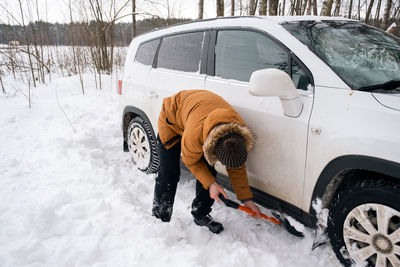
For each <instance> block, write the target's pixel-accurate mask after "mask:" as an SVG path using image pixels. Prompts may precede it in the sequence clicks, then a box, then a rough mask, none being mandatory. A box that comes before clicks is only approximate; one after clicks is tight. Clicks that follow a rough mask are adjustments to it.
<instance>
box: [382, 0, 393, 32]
mask: <svg viewBox="0 0 400 267" xmlns="http://www.w3.org/2000/svg"><path fill="white" fill-rule="evenodd" d="M392 4H393V1H392V0H386V6H385V13H384V14H383V22H382V27H383V29H385V30H386V29H387V27H389V17H390V11H391V9H392Z"/></svg>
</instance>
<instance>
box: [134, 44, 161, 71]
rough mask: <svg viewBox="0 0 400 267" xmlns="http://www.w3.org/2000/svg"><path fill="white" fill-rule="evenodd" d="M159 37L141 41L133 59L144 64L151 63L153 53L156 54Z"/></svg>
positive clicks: (149, 64)
mask: <svg viewBox="0 0 400 267" xmlns="http://www.w3.org/2000/svg"><path fill="white" fill-rule="evenodd" d="M159 42H160V40H159V39H157V40H153V41H150V42H146V43H143V44H141V45H140V46H139V48H138V50H137V52H136V56H135V61H138V62H140V63H142V64H144V65H148V66H151V65H153V60H154V55H155V54H156V51H157V47H158V43H159Z"/></svg>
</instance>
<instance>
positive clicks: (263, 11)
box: [258, 0, 267, 16]
mask: <svg viewBox="0 0 400 267" xmlns="http://www.w3.org/2000/svg"><path fill="white" fill-rule="evenodd" d="M258 13H259V14H260V16H266V15H267V0H261V1H260V6H259V7H258Z"/></svg>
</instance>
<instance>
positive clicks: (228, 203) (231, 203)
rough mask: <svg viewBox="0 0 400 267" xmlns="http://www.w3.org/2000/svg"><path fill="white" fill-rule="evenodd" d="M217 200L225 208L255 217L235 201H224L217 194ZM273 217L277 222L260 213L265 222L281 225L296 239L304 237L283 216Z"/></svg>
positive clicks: (252, 212)
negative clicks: (218, 199) (296, 237)
mask: <svg viewBox="0 0 400 267" xmlns="http://www.w3.org/2000/svg"><path fill="white" fill-rule="evenodd" d="M219 198H220V199H221V200H222V202H224V204H225V205H226V206H228V207H230V208H234V209H238V210H241V211H244V212H246V213H248V214H252V215H256V213H255V212H254V211H252V210H251V209H250V208H248V207H246V206H243V205H240V204H239V203H236V202H235V201H232V200H230V199H226V198H225V197H224V196H223V195H222V194H219ZM273 215H274V216H275V217H278V218H279V220H277V219H276V218H273V217H269V216H267V215H265V214H264V213H260V216H261V218H263V219H265V220H267V221H270V222H273V223H275V224H278V225H282V226H283V227H285V229H286V230H287V231H288V232H289V233H291V234H292V235H295V236H298V237H303V236H304V234H303V233H302V232H299V231H297V230H296V228H294V227H293V226H292V225H290V223H289V221H288V219H286V218H284V217H283V216H281V215H279V214H276V213H275V214H274V213H273Z"/></svg>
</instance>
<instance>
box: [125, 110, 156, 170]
mask: <svg viewBox="0 0 400 267" xmlns="http://www.w3.org/2000/svg"><path fill="white" fill-rule="evenodd" d="M127 140H128V149H129V153H130V155H131V159H132V162H133V164H134V165H136V167H137V168H138V169H139V170H140V171H143V172H145V173H155V172H157V171H158V167H159V165H160V160H159V157H158V152H157V143H156V139H155V138H154V136H153V135H152V130H151V128H150V126H149V124H148V123H147V122H146V121H145V120H144V119H143V118H142V117H140V116H137V117H134V118H133V119H132V120H131V121H130V123H129V125H128V131H127Z"/></svg>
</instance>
